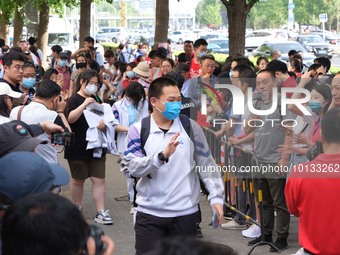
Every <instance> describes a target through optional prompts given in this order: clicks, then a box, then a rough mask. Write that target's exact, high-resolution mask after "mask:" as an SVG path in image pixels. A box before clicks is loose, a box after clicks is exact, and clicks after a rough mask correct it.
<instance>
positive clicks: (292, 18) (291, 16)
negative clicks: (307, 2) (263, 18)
mask: <svg viewBox="0 0 340 255" xmlns="http://www.w3.org/2000/svg"><path fill="white" fill-rule="evenodd" d="M288 22H294V13H289V14H288Z"/></svg>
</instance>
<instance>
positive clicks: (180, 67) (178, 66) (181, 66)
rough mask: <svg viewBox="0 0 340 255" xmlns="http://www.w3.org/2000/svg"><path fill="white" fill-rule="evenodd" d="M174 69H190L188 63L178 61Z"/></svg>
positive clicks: (187, 70) (185, 70)
mask: <svg viewBox="0 0 340 255" xmlns="http://www.w3.org/2000/svg"><path fill="white" fill-rule="evenodd" d="M174 71H175V72H177V73H179V72H182V71H184V72H189V71H190V66H189V65H188V64H185V63H181V62H179V63H178V64H177V65H176V67H175V69H174Z"/></svg>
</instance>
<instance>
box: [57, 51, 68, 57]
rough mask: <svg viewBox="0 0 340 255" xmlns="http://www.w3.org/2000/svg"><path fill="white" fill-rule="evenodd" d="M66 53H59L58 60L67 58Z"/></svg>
mask: <svg viewBox="0 0 340 255" xmlns="http://www.w3.org/2000/svg"><path fill="white" fill-rule="evenodd" d="M67 57H68V56H67V53H66V52H60V53H59V56H58V58H67Z"/></svg>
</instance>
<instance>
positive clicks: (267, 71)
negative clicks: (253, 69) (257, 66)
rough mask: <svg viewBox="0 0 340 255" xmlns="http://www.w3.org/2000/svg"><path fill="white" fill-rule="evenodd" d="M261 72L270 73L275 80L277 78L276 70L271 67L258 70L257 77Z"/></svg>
mask: <svg viewBox="0 0 340 255" xmlns="http://www.w3.org/2000/svg"><path fill="white" fill-rule="evenodd" d="M260 73H269V74H270V76H271V77H272V78H273V80H274V79H275V72H274V71H273V70H271V69H268V68H266V69H263V70H260V71H258V73H257V75H256V77H257V76H258V75H259V74H260Z"/></svg>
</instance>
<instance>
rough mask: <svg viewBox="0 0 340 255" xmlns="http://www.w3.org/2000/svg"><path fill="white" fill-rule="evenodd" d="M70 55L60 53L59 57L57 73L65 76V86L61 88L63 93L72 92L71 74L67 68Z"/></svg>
mask: <svg viewBox="0 0 340 255" xmlns="http://www.w3.org/2000/svg"><path fill="white" fill-rule="evenodd" d="M67 59H68V55H67V53H66V52H60V53H59V55H58V60H57V71H58V73H59V75H60V74H62V75H63V80H64V85H63V87H62V88H61V90H62V91H69V90H70V81H71V74H70V69H69V67H68V66H67V64H68V62H67Z"/></svg>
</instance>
